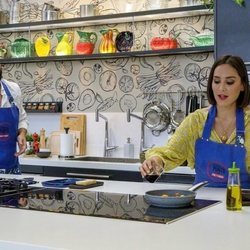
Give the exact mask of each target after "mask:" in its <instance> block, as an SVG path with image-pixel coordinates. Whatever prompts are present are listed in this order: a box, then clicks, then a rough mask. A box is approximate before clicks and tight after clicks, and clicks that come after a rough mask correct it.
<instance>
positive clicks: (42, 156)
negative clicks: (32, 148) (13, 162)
mask: <svg viewBox="0 0 250 250" xmlns="http://www.w3.org/2000/svg"><path fill="white" fill-rule="evenodd" d="M36 155H37V156H38V157H39V158H48V157H50V155H51V152H50V151H44V152H41V151H40V152H37V153H36Z"/></svg>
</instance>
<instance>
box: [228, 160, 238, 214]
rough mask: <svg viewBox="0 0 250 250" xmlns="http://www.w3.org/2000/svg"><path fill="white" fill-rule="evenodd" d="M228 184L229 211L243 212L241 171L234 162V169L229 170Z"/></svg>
mask: <svg viewBox="0 0 250 250" xmlns="http://www.w3.org/2000/svg"><path fill="white" fill-rule="evenodd" d="M228 171H229V173H228V183H227V200H226V203H227V209H228V210H241V208H242V195H241V187H240V169H239V168H237V167H236V164H235V162H233V166H232V168H229V169H228Z"/></svg>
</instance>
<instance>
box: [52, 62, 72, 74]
mask: <svg viewBox="0 0 250 250" xmlns="http://www.w3.org/2000/svg"><path fill="white" fill-rule="evenodd" d="M55 65H56V68H57V70H58V71H59V72H60V73H61V74H62V75H64V76H70V75H71V74H72V72H73V64H72V62H71V61H56V62H55Z"/></svg>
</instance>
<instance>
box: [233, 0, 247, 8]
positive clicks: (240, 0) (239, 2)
mask: <svg viewBox="0 0 250 250" xmlns="http://www.w3.org/2000/svg"><path fill="white" fill-rule="evenodd" d="M233 1H234V2H235V3H236V4H237V5H239V6H240V7H245V0H233Z"/></svg>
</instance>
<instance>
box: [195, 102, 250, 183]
mask: <svg viewBox="0 0 250 250" xmlns="http://www.w3.org/2000/svg"><path fill="white" fill-rule="evenodd" d="M216 113H217V109H216V107H215V106H212V107H211V108H210V110H209V113H208V117H207V120H206V123H205V126H204V130H203V134H202V137H201V138H199V139H197V140H196V143H195V172H196V176H195V183H198V182H201V181H205V180H207V181H208V182H209V184H208V186H210V187H226V186H227V178H228V168H230V167H231V166H232V163H233V162H234V161H235V162H236V166H237V167H238V168H240V180H241V187H243V188H250V175H249V174H248V173H247V171H246V149H245V147H244V137H245V135H244V134H245V125H244V112H243V109H242V108H238V109H237V110H236V143H235V144H224V143H217V142H214V141H211V140H209V138H210V134H211V130H212V128H213V125H214V121H215V117H216Z"/></svg>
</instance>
